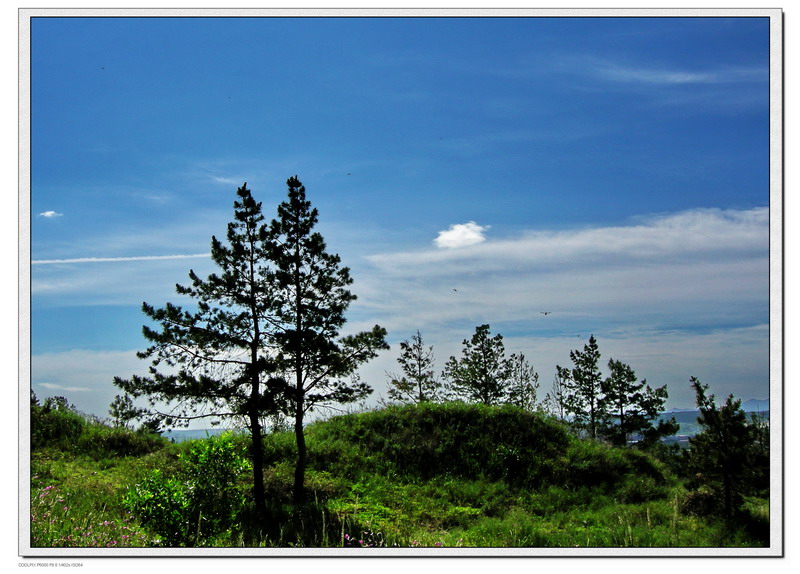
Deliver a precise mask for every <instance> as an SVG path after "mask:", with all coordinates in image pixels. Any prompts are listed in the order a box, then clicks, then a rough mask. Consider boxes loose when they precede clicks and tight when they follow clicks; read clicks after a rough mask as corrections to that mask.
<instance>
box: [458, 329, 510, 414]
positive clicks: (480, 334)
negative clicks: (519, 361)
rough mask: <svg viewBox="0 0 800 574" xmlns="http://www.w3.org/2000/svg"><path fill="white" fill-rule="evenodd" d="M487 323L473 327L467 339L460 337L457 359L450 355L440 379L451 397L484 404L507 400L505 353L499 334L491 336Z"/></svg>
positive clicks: (508, 374)
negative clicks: (443, 381) (460, 348)
mask: <svg viewBox="0 0 800 574" xmlns="http://www.w3.org/2000/svg"><path fill="white" fill-rule="evenodd" d="M489 329H490V327H489V325H480V326H478V327H476V328H475V334H474V335H472V338H471V339H464V341H463V343H462V344H463V346H464V348H463V351H462V353H461V358H460V359H457V358H456V357H450V359H449V360H448V361H447V363H446V364H445V368H444V373H443V376H444V378H445V379H446V380H447V381H448V384H447V391H448V393H449V395H450V397H451V398H454V399H461V400H465V401H467V402H477V403H483V404H486V405H498V404H502V403H505V402H507V399H508V393H509V388H508V382H509V379H510V378H511V372H512V369H511V366H510V364H509V362H508V360H507V359H506V356H505V346H504V345H503V336H502V335H500V334H497V335H495V336H494V337H492V336H491V335H490V333H489Z"/></svg>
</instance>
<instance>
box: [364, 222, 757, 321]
mask: <svg viewBox="0 0 800 574" xmlns="http://www.w3.org/2000/svg"><path fill="white" fill-rule="evenodd" d="M768 242H769V223H768V212H767V210H766V208H759V209H753V210H745V211H724V210H695V211H688V212H683V213H677V214H671V215H660V216H650V217H646V218H640V219H639V220H637V221H635V222H632V223H631V224H630V225H627V226H616V227H595V228H588V229H572V230H559V231H530V232H528V233H526V234H522V235H520V236H518V237H514V238H505V239H497V240H493V241H485V242H482V243H480V244H474V245H469V246H465V247H462V248H461V249H429V250H422V251H415V252H400V253H383V254H377V255H372V256H369V257H367V263H368V266H367V268H366V269H364V270H363V272H362V273H361V274H360V275H357V279H358V280H359V285H358V289H359V290H358V291H357V292H358V294H359V305H363V306H364V308H365V312H372V313H373V314H375V313H377V314H379V315H381V316H382V320H385V321H388V322H391V323H393V324H395V325H396V326H397V327H398V328H401V329H404V330H408V329H413V328H416V327H417V326H420V325H449V324H453V323H454V322H459V321H472V322H475V323H476V324H478V322H484V321H488V322H492V323H495V322H520V321H523V322H525V321H533V320H536V321H537V322H536V323H532V324H531V327H532V328H539V327H544V328H552V327H556V326H558V327H559V328H563V329H580V332H581V333H582V332H585V331H586V330H587V329H591V328H593V327H592V326H593V325H598V326H599V325H604V324H608V322H611V323H613V324H614V325H616V326H617V327H620V326H624V328H626V329H632V328H636V329H639V328H642V327H643V326H647V327H648V328H650V327H655V326H658V328H681V329H683V328H696V327H697V326H699V325H705V326H706V327H708V326H713V325H719V324H724V323H730V322H745V323H747V322H749V321H756V322H758V321H762V320H763V321H766V314H765V313H766V301H767V295H768V288H769V284H768ZM453 289H457V292H453ZM543 309H546V310H552V311H554V312H555V313H554V314H553V315H552V316H550V317H548V318H554V317H557V319H558V322H556V321H550V322H549V323H548V324H547V325H542V324H540V323H539V322H538V321H539V319H540V318H541V315H540V314H539V311H541V310H543ZM615 328H616V327H615Z"/></svg>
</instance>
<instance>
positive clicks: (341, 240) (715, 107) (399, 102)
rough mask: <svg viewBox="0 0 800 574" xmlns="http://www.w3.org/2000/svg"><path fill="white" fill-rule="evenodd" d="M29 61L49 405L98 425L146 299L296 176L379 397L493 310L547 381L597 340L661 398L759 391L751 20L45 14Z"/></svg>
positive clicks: (765, 33)
mask: <svg viewBox="0 0 800 574" xmlns="http://www.w3.org/2000/svg"><path fill="white" fill-rule="evenodd" d="M30 57H31V86H30V93H31V116H30V120H31V130H30V135H31V148H30V152H31V196H30V210H31V259H32V260H33V262H32V265H31V306H32V311H31V370H32V375H31V377H32V384H33V388H34V390H35V391H36V393H37V395H39V396H40V397H44V396H50V395H64V396H67V397H68V398H69V399H70V401H71V402H73V403H74V404H76V405H78V406H79V407H80V408H82V409H83V410H86V411H89V412H95V413H97V414H101V415H103V414H105V412H106V410H107V408H108V404H109V403H110V402H111V400H112V399H113V398H114V395H115V394H117V392H118V389H116V388H115V387H113V385H112V384H111V380H112V378H113V377H114V376H115V375H120V376H129V375H130V374H132V373H134V372H144V371H145V370H146V367H147V363H145V362H142V361H138V360H137V359H135V356H134V354H135V351H137V350H141V349H143V348H144V347H145V346H146V341H145V340H144V339H143V338H142V336H141V325H142V324H143V322H144V315H142V313H141V311H140V306H141V302H142V301H147V302H148V303H151V304H154V305H156V306H160V305H163V304H165V303H166V302H167V301H172V302H180V303H185V301H182V300H181V299H180V298H179V297H178V296H177V295H175V293H174V285H175V283H186V282H187V274H188V271H189V269H194V270H195V271H197V272H198V273H199V274H201V275H202V274H207V273H210V272H213V271H214V268H213V265H212V264H211V262H210V260H209V258H208V257H207V255H206V254H207V253H208V251H209V242H210V237H211V235H217V236H218V237H222V236H224V233H225V226H226V224H227V222H228V221H229V219H230V218H231V216H232V203H233V200H234V199H235V192H236V188H237V187H238V186H240V185H241V184H242V183H243V182H245V181H247V183H248V187H250V188H251V189H252V190H253V193H254V195H255V197H256V199H258V200H259V201H262V202H263V204H264V211H265V213H266V214H267V216H268V217H270V218H271V217H273V216H274V214H275V207H276V206H277V204H278V203H279V202H280V201H282V200H283V199H284V197H285V193H286V186H285V181H286V179H287V178H288V177H290V176H292V175H295V174H297V175H298V176H299V178H300V179H301V180H302V181H303V183H304V184H305V186H306V188H307V191H308V196H309V199H311V201H312V202H313V203H314V205H315V206H316V207H317V208H318V209H319V211H320V226H319V228H320V231H321V232H322V233H323V235H324V236H325V238H326V240H327V242H328V245H329V247H330V249H331V250H332V251H335V252H338V253H339V254H340V255H341V256H342V259H343V262H344V264H345V265H347V266H349V267H351V269H352V272H353V276H354V278H355V283H354V285H353V292H354V293H355V294H356V295H357V296H358V297H359V298H358V301H357V302H356V303H355V304H354V305H353V306H352V307H351V310H350V314H349V317H350V322H349V323H348V326H347V329H348V330H357V329H362V328H367V327H369V326H371V325H373V324H375V323H378V324H380V325H382V326H384V327H386V328H387V329H388V331H389V339H390V343H392V349H391V351H388V352H385V353H383V354H382V355H381V356H380V357H379V358H378V359H376V360H375V361H373V362H372V363H371V364H370V365H368V366H366V367H365V368H364V370H363V373H362V374H363V377H364V379H365V380H366V381H367V382H369V383H371V384H372V385H373V387H374V388H375V393H374V395H373V402H374V401H375V400H377V399H378V398H380V397H384V398H385V397H386V392H385V389H386V375H385V371H387V370H389V371H394V370H396V367H397V365H396V362H395V359H396V357H397V356H398V353H399V345H398V343H399V342H400V341H402V340H403V339H408V338H410V337H411V336H412V335H413V334H414V332H415V331H416V330H417V329H419V330H420V332H421V334H422V336H423V339H424V340H425V342H426V344H429V345H433V346H434V352H435V354H436V356H437V361H438V367H439V369H442V368H443V366H444V363H445V361H446V360H447V358H448V357H449V356H450V355H453V354H456V355H457V354H459V353H460V348H461V341H462V340H463V339H465V338H468V337H470V336H471V334H472V333H473V332H474V329H475V327H476V326H477V325H479V324H482V323H489V324H490V325H491V326H492V332H493V333H501V334H503V336H504V338H505V343H506V349H507V351H508V352H509V353H511V352H523V353H524V354H525V355H526V357H527V358H528V359H529V361H530V362H531V364H532V365H533V367H534V368H535V369H536V370H537V371H538V373H539V375H540V382H541V390H540V395H541V396H543V395H544V393H545V392H546V391H547V390H549V387H550V384H551V382H552V379H553V375H554V374H555V367H556V365H557V364H559V365H562V366H565V365H568V364H569V351H570V350H572V349H576V348H582V347H583V345H584V344H585V343H586V342H587V340H588V337H589V335H590V334H594V335H595V336H596V337H597V339H598V342H599V346H600V352H601V354H602V359H601V360H602V362H603V367H604V369H603V370H604V373H605V372H607V369H605V363H606V362H607V361H608V359H610V358H614V359H618V360H622V361H624V362H626V363H629V364H630V365H631V366H632V367H633V368H634V369H635V370H636V372H637V374H638V375H639V377H640V378H646V379H647V380H648V382H649V383H651V384H653V385H656V386H660V385H663V384H667V386H668V389H669V392H670V400H669V402H668V406H669V407H689V406H692V405H693V396H692V393H691V390H690V388H689V377H691V376H697V377H698V378H700V379H701V380H702V381H703V382H706V383H708V384H709V385H710V386H711V389H712V392H714V393H715V394H717V395H718V396H725V395H727V394H728V393H733V394H735V395H736V396H739V397H741V398H743V399H748V398H767V396H768V393H769V250H768V248H769V210H768V208H769V205H770V195H769V184H770V180H769V176H770V172H769V159H770V158H769V142H770V137H769V136H770V134H769V21H768V20H767V19H766V18H382V19H379V18H146V19H137V18H88V19H83V18H41V19H34V20H33V22H32V26H31V52H30ZM454 289H455V290H454ZM541 311H550V312H551V314H549V315H547V316H544V315H542V314H541Z"/></svg>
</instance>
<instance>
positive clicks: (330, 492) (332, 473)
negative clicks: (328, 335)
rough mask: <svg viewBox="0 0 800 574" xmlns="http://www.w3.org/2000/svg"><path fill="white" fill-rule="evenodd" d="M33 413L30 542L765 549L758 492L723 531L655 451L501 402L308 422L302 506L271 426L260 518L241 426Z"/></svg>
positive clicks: (290, 452)
mask: <svg viewBox="0 0 800 574" xmlns="http://www.w3.org/2000/svg"><path fill="white" fill-rule="evenodd" d="M50 414H51V415H52V413H50ZM59 416H63V417H72V419H71V420H72V421H73V423H75V421H76V420H78V419H76V418H75V417H74V416H73V414H71V413H69V412H61V413H60V415H59ZM76 416H77V415H76ZM51 418H52V417H51ZM37 420H38V421H39V422H38V425H39V426H38V428H39V431H40V432H38V433H37V426H36V425H37ZM33 423H34V435H35V436H36V437H37V440H35V441H33V452H32V460H31V470H32V473H31V474H32V480H31V505H32V520H33V523H32V543H33V545H34V546H36V545H39V546H81V545H83V546H170V545H191V546H215V547H237V546H243V545H244V546H307V547H341V546H373V547H384V546H388V547H392V546H396V547H403V548H414V547H439V546H441V547H576V546H578V547H697V546H701V547H702V546H708V547H719V546H763V545H766V544H767V540H766V538H765V534H764V532H765V529H766V527H767V526H768V517H767V515H766V509H767V504H766V501H765V500H763V499H753V500H751V501H750V502H749V506H748V508H749V510H748V519H747V520H745V521H743V522H742V523H741V525H740V526H737V527H731V525H730V524H727V525H726V524H723V523H721V522H718V521H717V520H716V519H715V518H713V516H711V515H708V516H706V515H702V513H700V514H698V512H696V511H695V510H693V511H690V510H689V508H692V505H690V504H687V502H688V501H690V500H691V499H692V497H693V496H694V493H692V492H689V491H688V490H687V489H686V487H685V486H684V484H683V482H682V480H681V479H680V478H679V477H677V476H675V475H674V474H672V473H671V472H670V470H669V468H668V466H667V465H666V464H665V463H664V462H661V461H659V460H657V459H656V458H655V457H653V456H652V455H650V454H647V453H643V452H640V451H637V450H632V449H622V448H612V447H610V446H607V445H605V444H602V443H599V442H594V441H588V440H582V439H579V438H577V437H575V436H574V435H573V434H571V433H570V432H569V431H568V429H567V428H565V427H564V426H563V425H562V424H561V423H559V422H558V421H555V420H553V419H551V418H549V417H546V416H543V415H540V414H537V413H530V412H525V411H522V410H520V409H517V408H511V407H502V408H500V407H486V406H479V405H466V404H461V403H450V404H427V405H419V406H413V405H412V406H393V407H388V408H385V409H382V410H377V411H371V412H364V413H359V414H349V415H344V416H337V417H333V418H331V419H329V420H326V421H321V422H316V423H313V424H311V425H309V426H308V427H307V429H306V433H307V444H308V449H309V468H308V471H307V475H306V488H307V491H308V500H310V501H311V502H310V503H309V504H308V505H307V506H306V507H304V508H302V509H297V508H293V506H292V504H291V485H292V479H293V473H294V456H295V445H294V437H293V435H292V434H291V433H276V434H272V435H269V436H267V437H266V438H265V440H264V454H265V486H266V490H267V499H268V501H269V515H270V518H269V520H268V522H267V523H266V524H263V523H260V524H255V523H254V522H253V520H252V519H251V518H250V514H249V511H248V505H249V496H250V494H249V493H250V491H249V488H250V485H249V482H248V481H249V480H250V477H251V476H252V475H251V474H250V471H249V469H248V466H247V465H248V460H247V459H248V457H247V436H246V435H238V434H237V435H234V434H227V435H222V436H219V437H211V438H208V439H203V440H196V441H187V442H185V443H180V444H172V443H169V442H168V441H166V440H163V439H157V438H155V437H152V436H147V435H141V434H139V433H134V432H132V431H121V430H119V429H108V428H107V427H106V428H100V427H102V425H98V424H97V423H90V422H89V421H82V422H77V423H75V424H74V425H73V427H74V428H72V430H71V431H70V432H72V433H73V438H72V439H71V440H67V441H64V440H59V441H56V440H55V435H54V436H53V437H52V440H48V438H47V436H46V435H47V433H46V432H44V430H42V429H45V428H46V427H47V421H45V420H44V418H43V417H38V419H37V418H36V417H34V420H33ZM50 426H51V427H52V426H53V425H52V424H51V425H50ZM78 427H80V428H78ZM51 430H52V429H51ZM62 430H63V429H62ZM84 435H86V436H88V435H91V436H92V437H93V438H92V439H91V440H89V439H82V438H81V437H83V436H84ZM105 435H108V436H112V435H113V436H114V437H115V438H114V439H113V440H111V439H108V438H106V439H103V440H101V439H99V438H98V437H101V436H105ZM59 436H63V434H59ZM123 436H124V437H127V438H121V437H123Z"/></svg>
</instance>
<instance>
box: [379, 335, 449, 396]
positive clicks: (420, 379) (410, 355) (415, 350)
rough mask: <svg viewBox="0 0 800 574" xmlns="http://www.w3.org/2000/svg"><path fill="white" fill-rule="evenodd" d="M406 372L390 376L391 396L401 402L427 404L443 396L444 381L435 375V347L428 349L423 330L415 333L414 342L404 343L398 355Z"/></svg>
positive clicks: (412, 339)
mask: <svg viewBox="0 0 800 574" xmlns="http://www.w3.org/2000/svg"><path fill="white" fill-rule="evenodd" d="M397 362H398V363H399V364H400V368H401V369H402V371H403V374H402V375H399V376H398V375H395V374H390V373H387V374H388V375H389V385H390V386H389V393H388V394H389V398H390V399H393V400H396V401H401V402H409V401H410V402H415V403H423V402H425V401H438V400H440V398H441V396H440V395H441V388H442V384H441V383H440V382H439V381H438V380H436V375H435V374H434V370H433V365H434V355H433V347H428V348H427V349H426V348H425V345H424V344H423V343H422V335H420V333H419V331H417V332H416V334H414V335H412V336H411V341H410V342H409V341H408V340H405V341H402V342H401V343H400V356H399V357H398V358H397Z"/></svg>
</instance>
